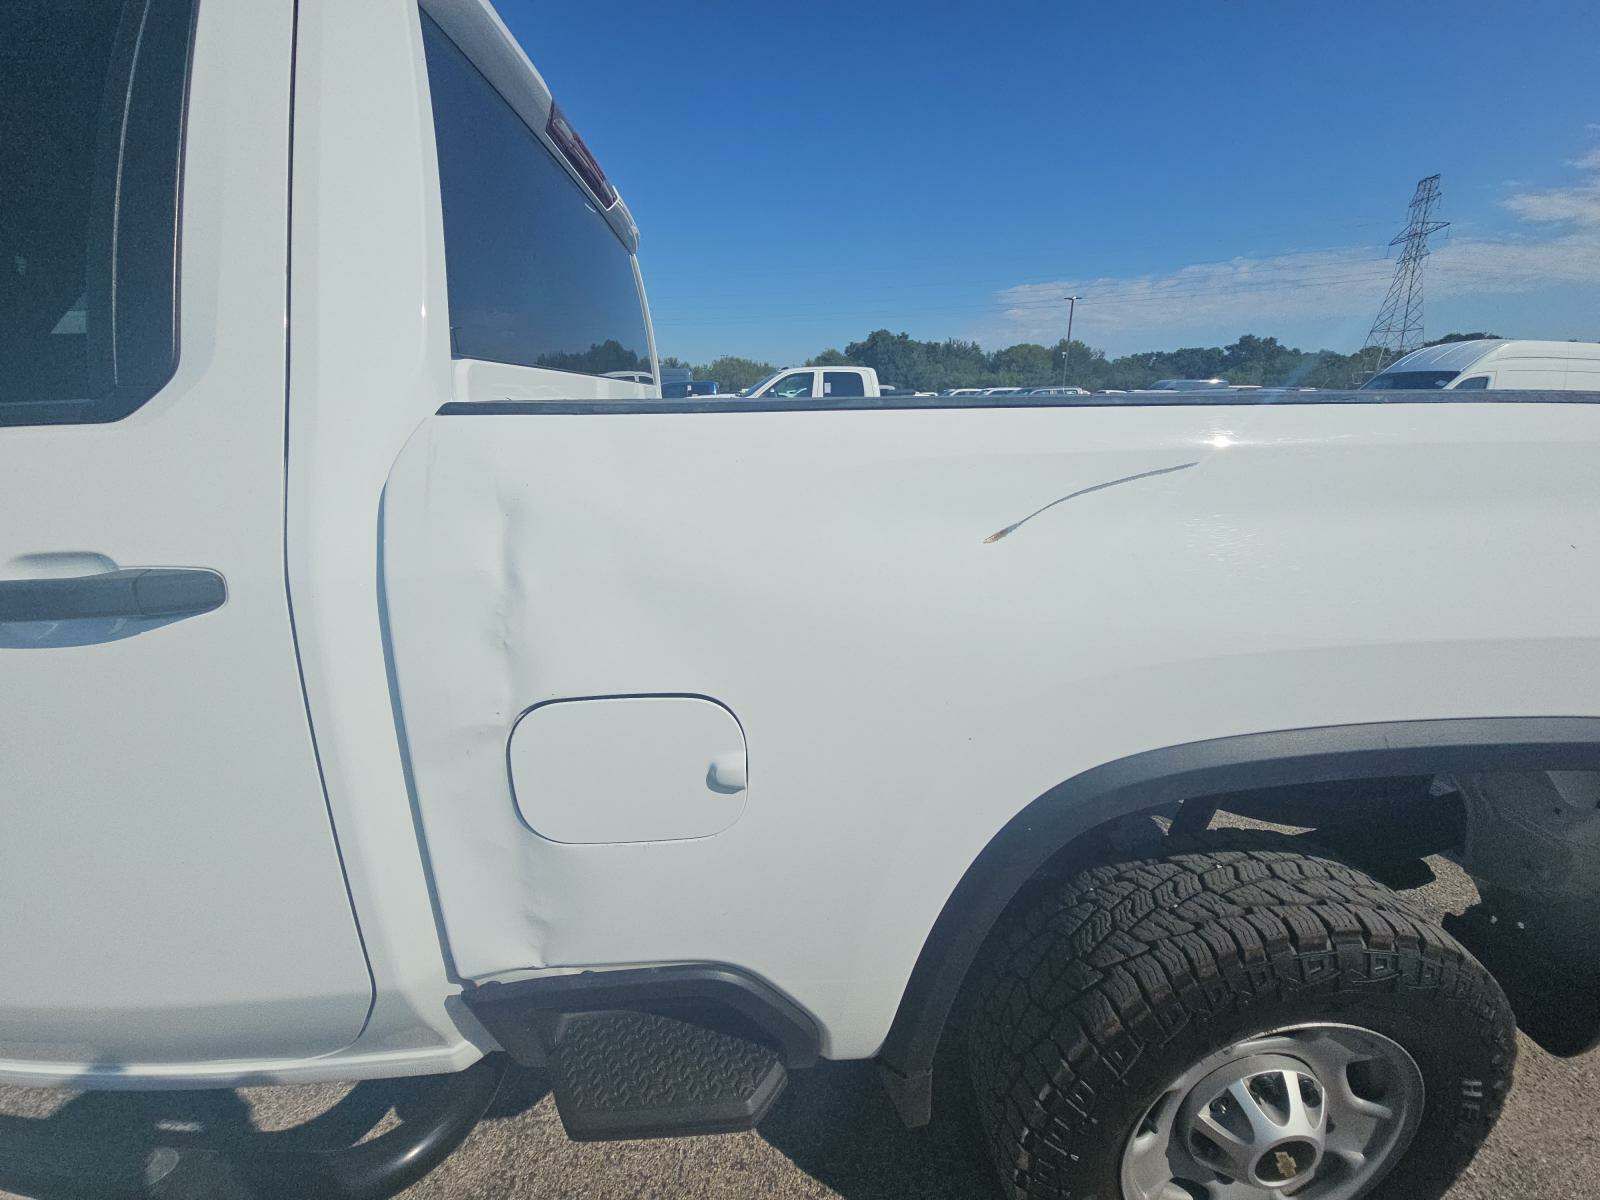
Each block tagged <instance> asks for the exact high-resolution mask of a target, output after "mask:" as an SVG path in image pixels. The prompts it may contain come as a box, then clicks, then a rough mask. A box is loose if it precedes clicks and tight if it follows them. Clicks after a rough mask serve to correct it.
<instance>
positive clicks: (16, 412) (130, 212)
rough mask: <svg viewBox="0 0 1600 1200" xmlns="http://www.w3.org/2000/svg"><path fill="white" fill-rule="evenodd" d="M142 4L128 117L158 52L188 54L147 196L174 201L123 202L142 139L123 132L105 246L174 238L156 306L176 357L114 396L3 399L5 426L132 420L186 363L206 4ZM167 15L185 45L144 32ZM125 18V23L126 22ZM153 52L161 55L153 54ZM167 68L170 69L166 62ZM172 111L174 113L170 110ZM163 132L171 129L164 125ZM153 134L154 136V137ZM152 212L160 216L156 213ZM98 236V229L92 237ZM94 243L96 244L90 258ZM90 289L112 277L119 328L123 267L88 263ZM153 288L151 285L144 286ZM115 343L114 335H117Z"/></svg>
mask: <svg viewBox="0 0 1600 1200" xmlns="http://www.w3.org/2000/svg"><path fill="white" fill-rule="evenodd" d="M137 2H138V3H139V4H140V5H141V6H142V7H141V10H140V16H139V18H138V36H136V37H134V38H132V39H131V43H132V44H131V45H130V46H129V47H128V51H129V55H128V56H126V57H123V58H121V59H120V60H119V61H117V62H115V63H114V64H113V65H112V71H113V73H114V77H115V78H117V79H118V81H119V85H120V86H121V88H122V96H121V99H122V102H123V103H122V108H123V113H124V117H125V118H126V116H127V114H128V113H129V112H131V111H132V105H131V104H130V99H131V97H132V95H133V89H134V87H135V86H136V85H137V84H138V83H139V82H140V81H141V80H142V79H144V78H146V77H147V76H145V75H144V74H143V73H144V71H146V70H149V69H152V68H153V69H154V71H155V74H156V76H158V77H159V75H160V68H161V66H162V65H163V63H162V61H161V60H160V59H157V58H155V57H153V55H154V54H158V53H166V54H171V55H172V56H173V57H174V58H176V57H179V56H181V60H182V61H181V65H180V70H181V72H182V74H181V77H180V84H179V94H178V97H177V103H178V112H177V120H176V123H175V124H176V128H175V129H174V130H173V132H174V133H175V134H176V141H175V143H174V146H173V150H174V153H173V154H172V156H171V159H170V161H164V162H163V163H162V164H161V166H162V170H161V172H160V174H159V176H157V177H156V178H155V180H154V181H153V185H152V186H151V187H150V188H149V190H148V191H147V192H146V195H147V196H153V195H158V194H159V195H162V196H165V195H166V194H167V193H168V192H169V190H170V193H171V196H172V200H171V208H170V212H167V211H166V210H165V206H152V205H148V204H143V203H124V202H123V198H122V196H121V192H122V190H123V187H124V183H125V178H124V171H125V170H126V166H127V163H126V160H125V158H124V157H123V155H122V153H121V151H122V149H123V148H124V147H125V146H126V145H127V144H128V141H129V140H131V138H132V137H133V136H134V135H135V131H134V130H132V129H129V128H126V127H125V128H124V131H123V135H122V138H121V140H120V141H119V143H118V165H117V169H116V173H115V176H114V177H113V180H112V183H111V186H113V187H114V188H115V189H116V191H117V194H118V199H117V202H116V204H115V206H114V212H115V215H114V217H113V220H112V226H111V236H110V245H109V246H102V247H100V248H101V249H103V250H104V251H105V253H106V254H108V255H114V254H115V253H116V252H117V250H116V248H117V247H118V246H119V245H122V244H124V243H125V242H136V241H139V240H141V239H144V238H151V237H154V238H160V239H163V243H164V242H165V239H167V238H170V239H171V243H172V253H171V254H170V255H163V256H162V258H163V272H162V276H161V278H160V279H159V280H158V284H157V289H156V295H155V301H154V303H155V304H157V305H159V307H160V309H161V310H162V312H163V314H164V315H166V328H165V330H164V331H163V332H164V333H165V335H166V337H167V338H168V339H169V341H170V351H169V353H168V355H167V358H166V361H165V362H164V363H163V365H162V369H161V371H160V372H159V373H157V374H155V375H152V376H148V377H146V378H143V379H137V380H128V381H121V382H114V383H113V384H112V386H111V387H110V389H109V390H107V391H106V392H105V393H103V394H102V395H99V396H90V397H85V398H84V399H81V400H41V401H29V400H19V401H0V427H8V426H28V425H103V424H108V423H110V422H113V421H120V420H122V419H123V418H124V417H127V416H129V415H130V414H131V413H133V412H134V411H135V410H137V409H138V408H140V407H141V406H142V405H144V404H145V403H146V402H147V401H149V400H151V399H153V398H154V397H155V396H156V395H158V394H159V393H160V392H161V391H162V390H163V389H164V388H165V387H166V386H167V384H169V383H171V382H172V378H173V376H174V375H176V374H177V371H178V362H179V359H180V357H181V345H180V332H181V320H180V311H181V300H182V296H181V279H180V275H181V270H180V267H181V263H182V258H183V247H182V239H183V176H184V157H185V153H186V150H187V146H188V142H189V105H190V85H191V82H192V80H193V78H194V45H195V27H196V25H197V23H198V22H197V19H196V17H197V11H198V8H199V0H137ZM157 16H164V17H167V18H169V19H172V20H181V21H183V22H184V24H185V26H186V28H185V30H184V33H183V37H182V39H181V41H175V40H174V39H161V38H157V39H154V40H153V41H150V42H146V40H145V39H144V37H143V31H144V30H145V29H146V28H147V27H148V25H149V22H150V21H151V19H152V18H153V17H157ZM125 19H126V18H125ZM152 47H153V48H154V49H152ZM167 65H170V63H169V64H167ZM167 111H168V112H170V110H167ZM162 124H163V127H165V128H171V126H169V125H167V123H166V121H163V123H162ZM147 132H148V131H147ZM152 210H153V211H152ZM91 234H93V231H91ZM93 249H94V245H93V242H91V255H92V254H93ZM88 272H89V280H88V286H89V287H95V286H97V283H96V280H95V276H96V274H97V273H98V274H100V275H102V276H107V275H108V276H109V280H106V279H104V278H102V279H101V280H99V286H106V287H109V288H110V291H111V297H110V310H111V318H110V324H111V328H112V329H113V330H114V329H115V327H116V313H117V308H118V305H119V304H122V303H126V302H127V300H128V295H127V293H128V291H129V290H131V289H130V285H128V284H127V283H126V282H125V281H124V280H123V278H122V273H121V272H119V271H118V269H117V264H116V263H115V262H114V261H111V260H110V259H109V258H108V259H106V260H105V261H103V262H99V263H96V262H94V261H91V262H89V263H88ZM142 282H147V281H142ZM138 302H139V303H140V304H141V305H150V304H151V303H152V301H151V294H150V290H149V288H148V287H147V286H141V289H140V293H139V301H138ZM113 337H114V335H113ZM107 354H108V355H109V358H110V361H111V362H112V364H113V366H112V368H111V369H112V373H113V376H114V375H115V372H116V367H115V361H116V354H117V350H116V347H115V346H114V345H112V346H110V347H108V349H107Z"/></svg>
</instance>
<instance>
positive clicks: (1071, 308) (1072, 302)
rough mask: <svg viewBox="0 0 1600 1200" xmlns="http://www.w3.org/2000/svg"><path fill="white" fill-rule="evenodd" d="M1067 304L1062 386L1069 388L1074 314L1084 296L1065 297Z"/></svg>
mask: <svg viewBox="0 0 1600 1200" xmlns="http://www.w3.org/2000/svg"><path fill="white" fill-rule="evenodd" d="M1061 298H1062V299H1063V300H1065V301H1066V302H1067V348H1066V349H1065V350H1063V351H1062V352H1061V386H1062V387H1066V386H1067V364H1068V363H1070V362H1071V361H1072V314H1073V313H1075V312H1077V311H1078V301H1079V300H1082V299H1083V297H1082V296H1063V297H1061Z"/></svg>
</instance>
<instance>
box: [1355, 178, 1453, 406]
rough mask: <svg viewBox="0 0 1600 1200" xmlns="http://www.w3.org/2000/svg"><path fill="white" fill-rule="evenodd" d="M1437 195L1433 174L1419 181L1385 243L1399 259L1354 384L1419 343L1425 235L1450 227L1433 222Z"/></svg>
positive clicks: (1437, 185) (1374, 373)
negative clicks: (1402, 221)
mask: <svg viewBox="0 0 1600 1200" xmlns="http://www.w3.org/2000/svg"><path fill="white" fill-rule="evenodd" d="M1439 196H1440V188H1439V177H1438V176H1437V175H1429V176H1428V177H1427V178H1426V179H1419V180H1418V181H1417V190H1416V194H1415V195H1413V196H1412V197H1411V207H1410V209H1409V210H1408V214H1409V215H1408V217H1407V220H1406V227H1405V228H1404V229H1402V230H1401V231H1400V232H1399V233H1398V234H1396V235H1395V238H1394V240H1393V241H1392V242H1390V243H1389V245H1391V246H1401V247H1403V249H1402V250H1401V251H1400V260H1399V261H1398V262H1397V263H1395V267H1394V279H1393V280H1391V281H1390V283H1389V291H1388V293H1387V294H1386V295H1385V296H1384V298H1383V303H1382V304H1381V305H1380V306H1379V308H1378V315H1377V317H1376V319H1374V320H1373V322H1372V329H1371V330H1370V331H1369V332H1368V333H1367V341H1366V345H1365V347H1364V349H1365V350H1366V351H1367V352H1366V353H1365V354H1364V355H1363V357H1362V362H1361V368H1362V377H1361V378H1358V379H1357V380H1356V383H1358V384H1360V383H1363V382H1365V381H1366V380H1367V379H1371V378H1372V377H1373V376H1374V375H1376V374H1377V373H1378V372H1379V371H1381V370H1383V369H1384V367H1386V366H1388V365H1389V364H1390V363H1392V362H1394V360H1395V359H1397V358H1399V357H1400V356H1401V355H1403V354H1406V353H1407V352H1409V351H1411V350H1415V349H1416V348H1417V347H1418V346H1419V345H1421V343H1422V267H1423V264H1424V263H1426V262H1427V261H1428V235H1429V234H1431V233H1438V232H1439V230H1441V229H1443V228H1444V227H1445V226H1446V225H1448V224H1450V222H1449V221H1435V220H1434V219H1433V210H1434V208H1435V207H1437V205H1438V203H1439Z"/></svg>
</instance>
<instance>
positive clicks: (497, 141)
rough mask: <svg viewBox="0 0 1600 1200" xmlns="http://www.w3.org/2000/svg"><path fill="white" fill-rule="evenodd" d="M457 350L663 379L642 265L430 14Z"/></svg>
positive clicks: (427, 38) (427, 25)
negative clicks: (654, 362)
mask: <svg viewBox="0 0 1600 1200" xmlns="http://www.w3.org/2000/svg"><path fill="white" fill-rule="evenodd" d="M422 27H423V41H424V44H425V46H426V52H427V58H428V82H429V88H430V90H431V92H432V93H433V122H434V135H435V139H436V140H437V142H438V148H439V188H440V199H441V201H442V204H443V207H444V250H445V276H446V281H447V284H448V290H449V302H450V340H451V351H452V353H453V354H454V356H455V357H457V358H474V359H484V360H487V361H490V362H502V363H513V364H517V365H521V366H527V367H547V368H551V369H553V370H558V371H574V372H578V373H581V374H585V375H607V374H615V373H617V372H621V371H644V372H649V371H650V370H651V364H650V339H649V335H648V334H647V333H646V329H645V317H644V300H643V298H642V297H641V295H640V293H639V286H638V281H637V279H636V277H635V275H634V271H633V255H632V254H631V253H630V252H629V251H628V248H627V247H626V246H625V245H624V244H623V243H622V240H621V239H620V238H619V237H618V236H617V235H616V232H615V231H614V230H613V229H612V228H611V224H610V222H608V221H607V220H606V218H605V217H604V216H603V215H602V213H601V212H600V210H599V208H598V207H597V206H596V202H595V200H594V199H593V198H591V197H590V196H589V194H588V193H587V192H585V191H584V190H583V188H582V187H580V186H579V184H578V183H577V181H576V180H574V179H573V178H572V176H571V175H569V174H568V173H567V170H566V168H565V167H563V166H562V165H561V163H560V162H559V161H558V160H557V159H556V157H555V155H554V154H553V153H551V151H550V150H549V148H548V147H546V146H545V144H544V142H543V141H542V140H541V139H540V138H539V137H538V135H537V134H535V133H534V132H533V130H531V129H530V128H529V127H528V126H527V125H526V124H525V123H524V122H523V120H522V118H521V117H520V116H519V115H518V114H517V112H516V110H515V109H513V108H512V107H511V106H510V105H509V104H508V103H506V101H505V99H504V97H502V96H501V95H500V93H499V92H497V91H496V90H495V89H494V87H493V85H491V84H490V83H489V81H488V80H487V79H485V78H484V77H483V76H482V75H481V74H480V73H479V72H478V70H477V68H476V67H474V66H473V65H472V63H471V62H470V61H469V60H468V59H467V57H466V55H464V54H462V52H461V51H460V49H459V48H458V47H457V46H456V44H455V43H454V42H452V41H451V40H450V38H449V36H448V35H447V34H446V33H445V32H444V30H443V29H441V28H440V27H439V26H438V25H437V24H435V23H434V21H433V20H432V19H431V18H430V17H428V16H427V15H426V14H424V15H423V18H422Z"/></svg>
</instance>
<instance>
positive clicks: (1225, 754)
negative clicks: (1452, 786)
mask: <svg viewBox="0 0 1600 1200" xmlns="http://www.w3.org/2000/svg"><path fill="white" fill-rule="evenodd" d="M1535 769H1538V770H1600V717H1473V718H1446V719H1438V720H1416V721H1387V722H1374V723H1367V724H1357V725H1332V726H1319V727H1315V728H1304V729H1286V730H1274V731H1269V732H1261V733H1247V734H1239V735H1235V736H1231V737H1223V738H1214V739H1209V740H1206V741H1199V742H1189V743H1185V744H1181V745H1176V746H1167V747H1162V748H1159V749H1153V750H1147V751H1143V752H1141V753H1138V754H1134V755H1131V756H1129V757H1126V758H1121V759H1117V760H1114V761H1112V762H1108V763H1104V764H1102V765H1100V766H1097V767H1093V768H1091V769H1090V770H1087V771H1084V772H1083V773H1081V774H1079V775H1075V776H1073V777H1072V778H1071V779H1068V780H1065V781H1064V782H1062V783H1059V784H1057V785H1056V786H1055V787H1053V788H1051V789H1050V790H1048V791H1047V792H1045V793H1044V794H1043V795H1041V796H1039V797H1038V798H1036V799H1035V800H1033V801H1032V802H1031V803H1030V804H1028V805H1027V807H1025V808H1024V809H1022V811H1021V812H1019V813H1018V814H1017V815H1016V816H1015V817H1013V818H1012V819H1011V820H1010V821H1009V822H1008V823H1007V824H1006V825H1005V826H1004V827H1003V828H1002V829H1001V830H1000V831H999V832H998V833H997V834H995V836H994V837H993V838H992V839H990V841H989V843H988V845H986V846H985V847H984V849H983V851H982V852H981V853H980V854H979V855H978V857H977V858H976V859H975V860H974V861H973V863H972V864H971V866H970V867H969V868H968V869H967V871H966V873H965V874H964V875H963V876H962V878H961V880H960V882H959V883H958V884H957V885H956V887H955V890H954V891H953V892H952V893H951V895H950V897H949V898H948V899H947V900H946V902H945V905H944V908H943V910H942V911H941V912H940V914H939V917H938V919H937V920H936V921H935V923H934V925H933V928H932V930H931V931H930V932H929V934H928V937H927V939H926V940H925V942H924V944H923V947H922V951H921V953H920V954H919V955H918V958H917V962H916V965H915V966H914V967H913V969H912V973H911V976H910V979H909V981H908V982H907V985H906V989H905V992H904V993H903V995H902V997H901V1001H900V1006H899V1008H898V1010H897V1012H896V1015H895V1019H894V1022H893V1024H892V1025H891V1027H890V1029H889V1033H888V1035H887V1037H886V1038H885V1040H884V1044H883V1047H882V1049H881V1050H880V1052H879V1063H880V1065H881V1066H882V1067H883V1068H884V1078H885V1082H886V1083H887V1085H888V1087H889V1091H890V1094H891V1096H892V1097H893V1098H894V1100H895V1103H896V1105H897V1107H898V1108H899V1109H900V1112H901V1115H902V1116H903V1117H905V1118H906V1120H907V1121H908V1123H912V1124H921V1123H922V1122H923V1121H925V1120H926V1119H927V1113H928V1111H929V1110H930V1108H931V1070H932V1066H933V1061H934V1055H935V1053H936V1051H937V1050H938V1046H939V1041H940V1038H941V1037H942V1035H943V1032H944V1028H945V1025H946V1022H947V1020H948V1018H949V1016H950V1013H951V1010H952V1008H953V1006H954V1004H955V1001H956V998H957V996H958V994H959V993H960V990H961V987H962V984H963V982H964V981H965V979H966V976H967V972H968V970H969V969H970V968H971V966H972V964H973V962H974V961H975V960H976V959H977V957H978V953H979V950H980V949H981V947H982V946H983V943H984V941H985V939H986V938H987V937H988V935H989V932H990V931H991V930H992V929H993V928H994V926H995V923H996V922H997V921H998V920H999V918H1000V915H1001V914H1002V913H1003V912H1004V911H1005V908H1006V906H1007V905H1008V904H1010V902H1011V901H1012V899H1013V898H1015V897H1016V895H1017V894H1018V892H1020V891H1021V890H1022V888H1023V887H1024V886H1025V885H1026V884H1027V883H1028V882H1029V881H1030V880H1031V879H1033V878H1034V877H1035V876H1036V875H1037V874H1038V873H1039V871H1040V870H1041V869H1042V868H1043V867H1044V866H1045V865H1046V864H1047V863H1049V862H1050V860H1051V859H1053V858H1055V857H1056V856H1057V855H1059V854H1061V853H1062V852H1063V851H1065V850H1068V849H1069V848H1070V847H1072V846H1073V845H1075V844H1078V843H1080V842H1081V840H1082V839H1084V838H1086V837H1088V836H1089V835H1092V834H1094V833H1095V832H1097V831H1099V830H1102V829H1104V828H1106V827H1107V826H1108V825H1109V824H1110V823H1112V822H1114V821H1117V820H1119V819H1121V818H1125V817H1130V816H1136V815H1138V814H1141V813H1153V812H1157V811H1160V810H1162V809H1164V808H1169V807H1170V806H1173V805H1176V804H1180V803H1183V802H1185V801H1189V800H1196V799H1200V798H1203V797H1209V796H1217V795H1225V794H1228V793H1232V792H1242V791H1251V790H1254V789H1258V788H1273V787H1285V786H1296V785H1303V784H1311V783H1329V782H1337V781H1341V780H1357V779H1364V778H1381V777H1385V776H1399V775H1417V774H1443V773H1454V772H1470V771H1517V770H1535Z"/></svg>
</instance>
